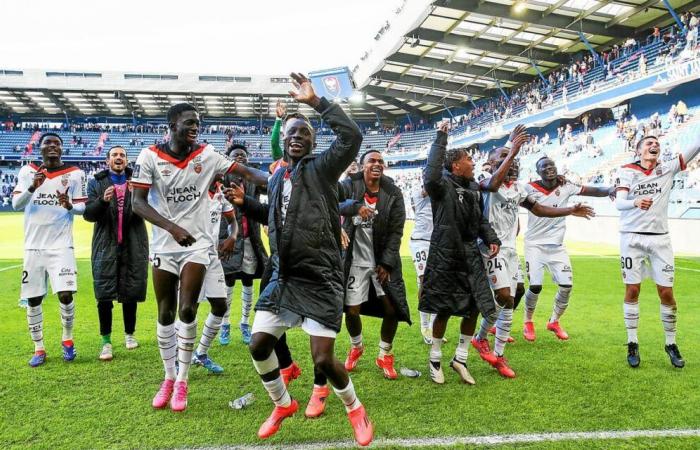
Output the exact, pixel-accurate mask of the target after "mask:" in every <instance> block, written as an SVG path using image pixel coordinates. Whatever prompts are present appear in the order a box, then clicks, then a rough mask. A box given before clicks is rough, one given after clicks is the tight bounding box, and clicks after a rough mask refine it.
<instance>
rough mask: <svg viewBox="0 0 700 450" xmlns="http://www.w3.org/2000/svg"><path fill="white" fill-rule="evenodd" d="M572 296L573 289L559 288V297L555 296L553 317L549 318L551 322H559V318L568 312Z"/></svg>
mask: <svg viewBox="0 0 700 450" xmlns="http://www.w3.org/2000/svg"><path fill="white" fill-rule="evenodd" d="M570 296H571V287H563V286H559V291H558V292H557V295H555V296H554V306H553V307H552V317H550V318H549V321H550V322H558V321H559V318H560V317H561V316H562V315H563V314H564V311H566V307H567V306H569V297H570Z"/></svg>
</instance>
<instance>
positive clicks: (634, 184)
mask: <svg viewBox="0 0 700 450" xmlns="http://www.w3.org/2000/svg"><path fill="white" fill-rule="evenodd" d="M698 150H700V142H697V141H696V142H695V143H694V144H693V146H692V147H690V148H688V149H686V150H685V151H683V153H681V154H679V155H678V156H677V157H675V158H673V159H672V160H670V161H667V162H660V161H659V156H660V145H659V140H658V139H657V138H656V137H654V136H646V137H643V138H642V139H641V140H640V141H639V143H637V154H638V156H639V160H637V161H636V162H634V163H632V164H627V165H626V166H623V167H622V168H620V169H619V171H618V174H617V177H618V179H617V183H616V184H617V198H616V199H615V206H616V207H617V209H618V210H620V264H621V266H622V279H623V283H625V301H624V305H623V307H624V316H625V326H626V327H627V362H628V363H629V365H630V366H631V367H639V363H640V357H639V343H638V340H637V325H638V323H639V290H640V286H641V283H642V278H644V274H645V272H646V270H648V269H649V268H650V269H651V276H652V278H653V279H654V282H655V283H656V288H657V292H658V294H659V299H660V300H661V321H662V323H663V327H664V333H665V335H666V347H665V350H666V353H667V354H668V356H669V358H670V359H671V364H672V365H673V366H674V367H678V368H681V367H683V366H685V361H684V360H683V357H682V356H681V353H680V351H679V350H678V346H677V345H676V299H675V298H674V296H673V279H674V261H673V248H672V247H671V237H670V236H669V234H668V200H669V197H670V195H671V187H672V186H673V177H674V176H675V175H676V174H677V173H678V172H680V171H683V170H685V168H686V163H687V162H690V161H691V160H692V159H693V158H694V157H695V156H696V155H697V154H698ZM649 266H651V267H649ZM645 269H646V270H645Z"/></svg>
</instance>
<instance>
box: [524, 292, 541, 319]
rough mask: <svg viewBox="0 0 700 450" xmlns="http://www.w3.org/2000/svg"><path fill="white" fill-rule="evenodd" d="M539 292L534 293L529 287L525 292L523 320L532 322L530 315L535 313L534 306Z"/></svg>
mask: <svg viewBox="0 0 700 450" xmlns="http://www.w3.org/2000/svg"><path fill="white" fill-rule="evenodd" d="M539 297H540V294H535V293H534V292H532V291H531V290H530V289H528V290H527V292H525V322H532V316H534V315H535V308H536V307H537V299H538V298H539Z"/></svg>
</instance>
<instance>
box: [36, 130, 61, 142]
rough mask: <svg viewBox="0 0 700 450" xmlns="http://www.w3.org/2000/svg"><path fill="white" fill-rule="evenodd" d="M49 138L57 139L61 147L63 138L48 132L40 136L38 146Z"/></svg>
mask: <svg viewBox="0 0 700 450" xmlns="http://www.w3.org/2000/svg"><path fill="white" fill-rule="evenodd" d="M49 136H53V137H57V138H58V140H59V141H61V145H63V138H62V137H61V136H59V135H58V134H56V133H53V132H48V133H44V134H42V135H41V137H40V138H39V145H41V143H42V142H44V139H46V138H47V137H49Z"/></svg>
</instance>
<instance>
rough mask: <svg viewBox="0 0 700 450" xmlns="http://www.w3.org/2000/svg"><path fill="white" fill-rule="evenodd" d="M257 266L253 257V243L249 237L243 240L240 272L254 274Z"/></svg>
mask: <svg viewBox="0 0 700 450" xmlns="http://www.w3.org/2000/svg"><path fill="white" fill-rule="evenodd" d="M257 268H258V259H257V258H256V257H255V251H254V250H253V243H252V242H251V240H250V238H249V237H248V238H245V239H244V240H243V261H241V272H243V273H245V274H246V275H254V274H255V270H256V269H257Z"/></svg>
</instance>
